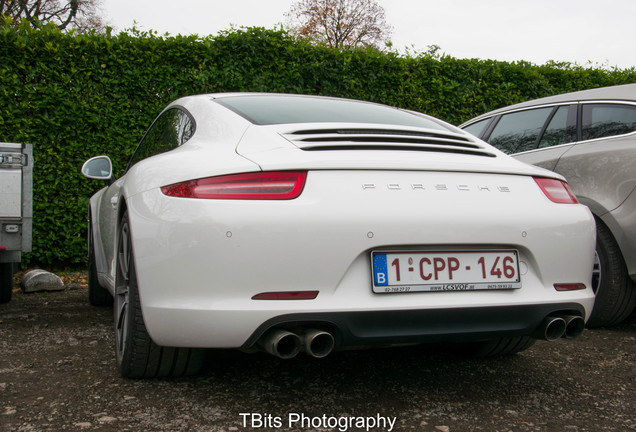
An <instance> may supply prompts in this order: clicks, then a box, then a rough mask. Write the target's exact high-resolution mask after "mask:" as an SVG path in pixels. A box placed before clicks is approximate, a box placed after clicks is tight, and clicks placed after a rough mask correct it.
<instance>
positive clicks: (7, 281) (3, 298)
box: [0, 263, 13, 303]
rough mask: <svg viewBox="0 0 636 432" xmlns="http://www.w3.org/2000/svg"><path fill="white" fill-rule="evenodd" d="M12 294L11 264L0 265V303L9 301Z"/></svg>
mask: <svg viewBox="0 0 636 432" xmlns="http://www.w3.org/2000/svg"><path fill="white" fill-rule="evenodd" d="M12 293H13V263H0V303H8V302H9V301H11V294H12Z"/></svg>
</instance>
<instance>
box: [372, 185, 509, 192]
mask: <svg viewBox="0 0 636 432" xmlns="http://www.w3.org/2000/svg"><path fill="white" fill-rule="evenodd" d="M382 187H386V189H388V190H391V191H399V190H406V189H410V190H435V191H449V190H453V189H455V190H458V191H460V192H471V191H475V192H502V193H508V192H511V189H510V187H509V186H488V185H472V186H471V185H467V184H456V185H451V184H445V183H437V184H432V185H429V186H427V185H425V184H424V183H410V184H408V185H407V184H401V183H387V184H386V185H384V186H383V185H380V184H376V183H362V189H363V190H368V189H380V188H382Z"/></svg>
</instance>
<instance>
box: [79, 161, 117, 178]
mask: <svg viewBox="0 0 636 432" xmlns="http://www.w3.org/2000/svg"><path fill="white" fill-rule="evenodd" d="M82 175H83V176H84V177H86V178H89V179H95V180H104V181H105V182H107V183H109V184H110V183H112V179H113V163H112V162H111V161H110V158H109V157H108V156H95V157H93V158H90V159H89V160H87V161H86V162H84V165H82Z"/></svg>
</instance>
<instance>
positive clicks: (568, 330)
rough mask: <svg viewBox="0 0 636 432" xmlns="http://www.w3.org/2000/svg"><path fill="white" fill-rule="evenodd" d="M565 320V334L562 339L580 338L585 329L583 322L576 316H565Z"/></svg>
mask: <svg viewBox="0 0 636 432" xmlns="http://www.w3.org/2000/svg"><path fill="white" fill-rule="evenodd" d="M563 318H564V319H565V333H564V335H563V337H565V338H566V339H576V338H577V337H579V336H581V333H583V330H584V329H585V321H584V320H583V318H581V317H580V316H577V315H567V316H565V317H563Z"/></svg>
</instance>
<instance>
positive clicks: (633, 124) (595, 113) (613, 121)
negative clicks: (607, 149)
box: [581, 104, 636, 140]
mask: <svg viewBox="0 0 636 432" xmlns="http://www.w3.org/2000/svg"><path fill="white" fill-rule="evenodd" d="M635 130H636V106H633V105H621V104H586V105H583V121H582V123H581V138H582V139H583V140H590V139H594V138H603V137H607V136H613V135H621V134H626V133H629V132H633V131H635Z"/></svg>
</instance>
